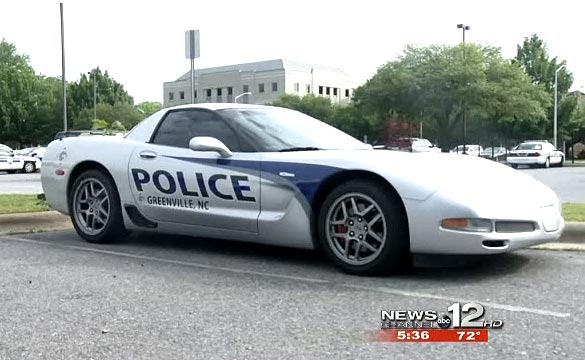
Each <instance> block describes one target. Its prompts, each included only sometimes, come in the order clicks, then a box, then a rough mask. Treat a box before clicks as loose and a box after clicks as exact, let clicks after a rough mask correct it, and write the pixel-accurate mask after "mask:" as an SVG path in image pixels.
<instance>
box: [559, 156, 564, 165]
mask: <svg viewBox="0 0 585 360" xmlns="http://www.w3.org/2000/svg"><path fill="white" fill-rule="evenodd" d="M564 164H565V157H564V156H563V157H561V162H560V163H559V167H563V165H564Z"/></svg>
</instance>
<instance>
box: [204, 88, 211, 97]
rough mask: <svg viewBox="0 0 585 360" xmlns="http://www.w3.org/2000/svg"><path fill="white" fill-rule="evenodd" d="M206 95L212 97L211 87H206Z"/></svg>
mask: <svg viewBox="0 0 585 360" xmlns="http://www.w3.org/2000/svg"><path fill="white" fill-rule="evenodd" d="M205 96H206V97H208V98H210V97H211V89H205Z"/></svg>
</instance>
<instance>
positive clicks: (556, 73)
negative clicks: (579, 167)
mask: <svg viewBox="0 0 585 360" xmlns="http://www.w3.org/2000/svg"><path fill="white" fill-rule="evenodd" d="M565 66H566V65H565V64H563V65H561V66H559V67H558V68H557V70H556V71H555V113H554V130H553V137H554V143H555V149H557V96H558V95H557V93H558V90H557V82H558V77H559V76H558V75H559V71H561V69H562V68H564V67H565Z"/></svg>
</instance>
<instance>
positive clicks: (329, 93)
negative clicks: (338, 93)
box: [325, 86, 331, 95]
mask: <svg viewBox="0 0 585 360" xmlns="http://www.w3.org/2000/svg"><path fill="white" fill-rule="evenodd" d="M325 95H331V88H330V87H329V86H327V87H326V88H325Z"/></svg>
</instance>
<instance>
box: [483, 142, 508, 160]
mask: <svg viewBox="0 0 585 360" xmlns="http://www.w3.org/2000/svg"><path fill="white" fill-rule="evenodd" d="M479 156H481V157H482V158H484V159H490V160H494V161H497V162H505V161H506V158H507V156H508V150H507V149H506V148H505V147H501V146H500V147H491V146H490V147H488V148H485V149H484V150H483V151H482V152H481V154H479Z"/></svg>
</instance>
